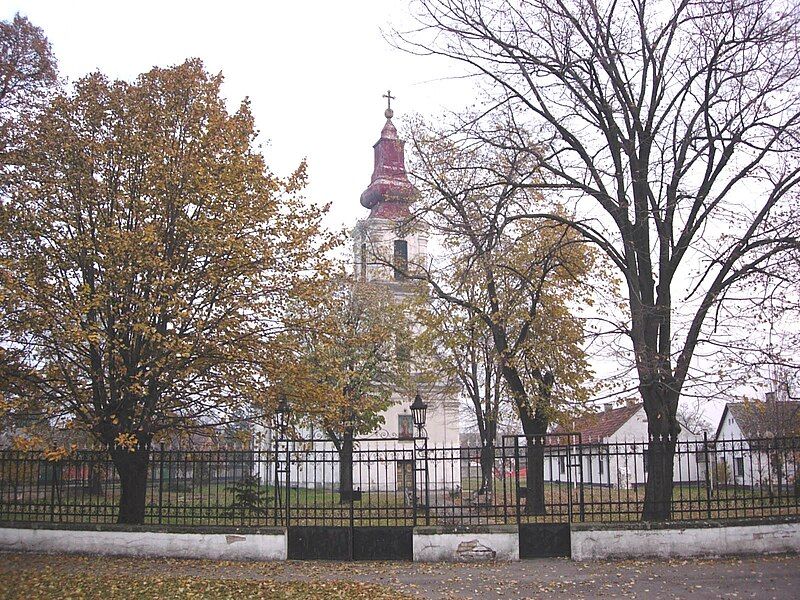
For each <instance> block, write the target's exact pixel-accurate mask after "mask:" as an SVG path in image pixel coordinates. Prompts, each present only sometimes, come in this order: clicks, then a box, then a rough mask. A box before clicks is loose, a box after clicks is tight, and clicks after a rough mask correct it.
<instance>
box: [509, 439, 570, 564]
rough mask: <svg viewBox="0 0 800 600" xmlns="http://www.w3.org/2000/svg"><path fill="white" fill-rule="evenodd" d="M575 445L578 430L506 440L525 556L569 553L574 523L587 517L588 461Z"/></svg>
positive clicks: (520, 554) (521, 549)
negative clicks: (585, 480)
mask: <svg viewBox="0 0 800 600" xmlns="http://www.w3.org/2000/svg"><path fill="white" fill-rule="evenodd" d="M576 447H577V448H581V436H580V434H579V433H568V434H546V435H539V436H532V437H526V436H505V437H504V438H503V453H504V455H506V456H508V455H510V457H511V458H512V461H513V465H514V466H513V477H514V490H515V494H514V498H515V507H514V509H515V513H516V520H517V525H518V527H519V556H520V558H544V557H558V556H566V557H568V556H570V526H569V524H570V522H571V521H573V520H581V521H582V520H583V518H584V495H583V494H584V490H583V485H582V484H580V483H579V482H582V481H583V468H584V461H583V460H582V458H581V453H580V452H577V453H576V452H575V451H574V449H575V448H576ZM537 472H538V473H539V476H538V477H537V476H535V473H537Z"/></svg>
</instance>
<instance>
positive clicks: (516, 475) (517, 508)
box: [514, 435, 522, 526]
mask: <svg viewBox="0 0 800 600" xmlns="http://www.w3.org/2000/svg"><path fill="white" fill-rule="evenodd" d="M519 492H520V489H519V436H516V435H515V436H514V496H515V498H514V509H515V511H516V513H517V526H519V525H520V523H522V516H521V514H520V506H519Z"/></svg>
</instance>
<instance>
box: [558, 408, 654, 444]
mask: <svg viewBox="0 0 800 600" xmlns="http://www.w3.org/2000/svg"><path fill="white" fill-rule="evenodd" d="M640 408H642V405H641V404H634V405H632V406H623V407H622V408H613V409H611V410H606V411H603V412H601V413H596V414H592V415H586V416H585V417H581V418H580V419H576V420H575V421H574V422H573V423H572V426H571V427H569V428H564V427H559V428H558V429H557V430H556V431H555V433H558V434H564V433H568V432H575V433H580V434H581V442H582V443H584V444H586V443H590V442H600V441H602V440H605V439H606V438H608V437H609V436H612V435H614V433H616V431H617V430H618V429H619V428H620V427H622V426H623V425H624V424H625V423H626V422H627V421H628V419H630V418H631V417H632V416H633V415H635V414H636V412H637V411H638V410H639V409H640Z"/></svg>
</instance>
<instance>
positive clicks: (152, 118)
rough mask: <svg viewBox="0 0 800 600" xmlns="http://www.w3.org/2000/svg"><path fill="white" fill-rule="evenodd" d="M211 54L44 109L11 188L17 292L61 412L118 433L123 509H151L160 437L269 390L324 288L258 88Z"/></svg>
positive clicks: (109, 443)
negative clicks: (213, 70)
mask: <svg viewBox="0 0 800 600" xmlns="http://www.w3.org/2000/svg"><path fill="white" fill-rule="evenodd" d="M221 84H222V76H221V75H216V76H211V75H209V74H208V73H207V72H206V71H205V69H204V67H203V65H202V63H201V62H200V61H199V60H189V61H187V62H185V63H184V64H182V65H179V66H176V67H172V68H166V69H161V68H155V69H153V70H151V71H149V72H148V73H145V74H143V75H141V76H140V77H139V78H138V79H137V80H136V81H135V82H134V83H125V82H122V81H109V80H107V79H106V78H105V77H104V76H102V75H101V74H93V75H89V76H87V77H85V78H84V79H82V80H80V81H78V82H77V83H76V85H75V88H74V90H73V91H71V92H63V93H60V94H58V95H57V96H56V97H55V98H54V99H53V101H52V103H51V105H50V106H49V107H48V108H47V110H45V111H44V112H43V114H42V115H41V116H40V117H38V118H37V119H36V120H35V122H33V123H32V126H31V129H30V133H29V134H28V137H27V139H26V140H25V145H24V148H23V149H22V151H21V153H20V165H21V168H22V173H23V175H24V177H23V178H22V179H21V180H20V181H18V182H17V183H16V184H15V185H14V186H13V187H12V188H10V190H9V196H8V204H7V206H6V208H7V214H8V217H9V227H8V228H7V229H5V230H4V231H3V240H2V257H1V258H2V261H3V266H4V268H5V270H6V272H7V273H11V274H13V275H12V277H10V278H6V280H4V282H3V286H4V289H3V291H4V293H6V294H8V295H9V297H11V298H13V299H14V301H15V302H16V303H17V305H18V306H19V310H18V311H17V312H16V313H15V314H14V315H13V316H12V317H11V318H10V326H11V331H12V333H13V334H14V335H15V336H18V337H19V338H20V339H25V340H28V341H29V343H30V348H31V349H32V350H31V351H30V358H29V360H30V361H31V362H36V363H37V364H38V365H40V378H39V380H38V382H37V387H38V389H39V391H40V393H41V394H42V395H43V396H44V397H45V398H46V399H47V402H48V409H49V410H48V412H49V414H50V415H57V414H63V415H68V416H69V417H70V418H72V419H74V420H75V422H76V423H78V424H79V426H82V427H84V428H86V429H88V430H90V431H91V432H92V434H93V435H94V436H95V437H96V438H97V439H98V440H99V441H100V442H101V443H102V444H104V445H105V447H107V448H108V451H109V453H110V455H111V458H112V460H113V462H114V466H115V468H116V470H117V472H118V474H119V477H120V482H121V491H122V494H121V498H120V510H119V521H120V522H122V523H141V522H142V521H143V519H144V516H145V485H146V475H147V464H148V457H149V448H150V445H151V443H152V441H153V440H154V438H156V437H157V436H159V435H163V434H164V432H169V431H175V430H177V429H181V428H184V429H186V428H189V429H191V428H195V427H209V426H211V425H213V424H215V423H222V422H225V421H226V420H227V419H228V417H227V415H228V414H229V413H230V412H231V411H232V410H234V409H236V408H238V407H242V406H246V405H250V404H252V403H254V402H257V401H259V400H261V399H262V398H263V397H264V395H265V394H266V389H267V387H268V381H267V379H266V373H267V371H268V367H269V361H270V357H271V356H273V354H274V353H273V352H271V346H270V344H271V343H273V342H274V338H275V335H276V334H277V333H279V332H280V331H283V330H284V329H285V328H286V327H287V326H288V325H289V324H290V320H291V319H292V315H291V314H288V312H287V310H286V309H285V306H287V304H288V301H289V299H293V301H294V302H300V301H301V300H308V301H309V302H316V301H318V298H317V296H316V290H317V289H318V287H319V285H318V279H319V277H320V274H321V273H322V272H323V271H324V269H325V267H326V262H325V258H324V255H325V251H326V249H327V248H328V247H329V245H330V243H331V242H330V240H329V239H328V238H327V237H326V236H325V235H324V234H323V233H322V230H321V229H320V219H321V216H322V214H323V212H324V210H323V209H319V208H316V207H313V206H308V205H306V203H305V202H304V201H303V199H302V198H301V197H300V196H299V195H298V192H299V190H301V189H302V187H303V185H304V183H305V168H304V165H301V166H300V168H298V170H297V171H296V172H295V173H294V174H293V175H292V176H291V177H289V178H288V179H286V180H281V179H278V178H276V177H274V176H273V175H271V174H270V173H269V172H268V171H267V170H266V167H265V165H264V160H263V158H262V156H261V155H260V154H258V153H257V152H255V151H254V150H253V146H252V144H253V141H254V137H255V131H254V128H253V118H252V115H251V113H250V109H249V105H248V103H247V102H246V101H245V102H243V103H242V104H241V105H240V106H239V108H238V109H237V110H236V111H235V112H229V111H228V110H227V109H226V107H225V102H224V99H223V98H222V97H221V96H220V86H221Z"/></svg>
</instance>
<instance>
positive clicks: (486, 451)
mask: <svg viewBox="0 0 800 600" xmlns="http://www.w3.org/2000/svg"><path fill="white" fill-rule="evenodd" d="M494 456H495V450H494V444H484V445H483V446H481V487H480V489H478V494H485V493H487V492H490V491H492V481H493V480H494Z"/></svg>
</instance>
